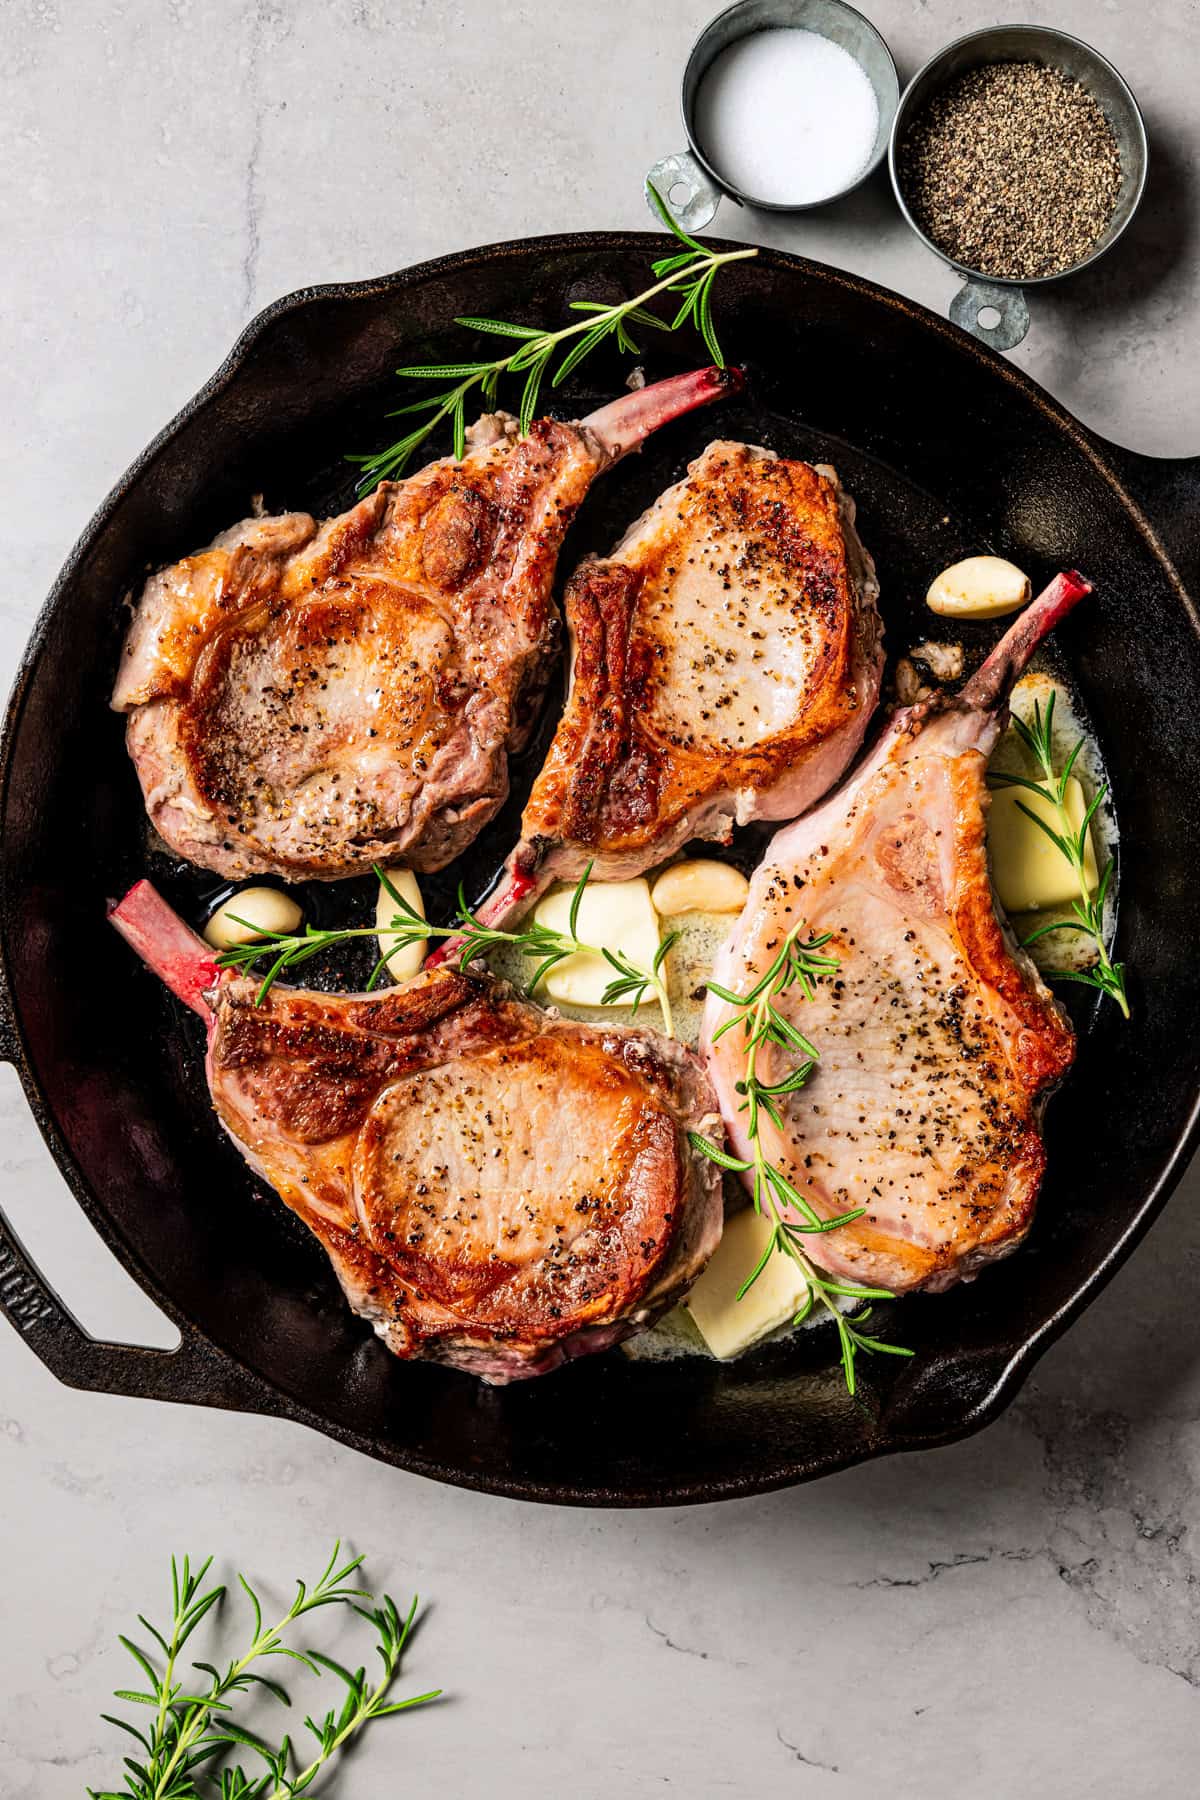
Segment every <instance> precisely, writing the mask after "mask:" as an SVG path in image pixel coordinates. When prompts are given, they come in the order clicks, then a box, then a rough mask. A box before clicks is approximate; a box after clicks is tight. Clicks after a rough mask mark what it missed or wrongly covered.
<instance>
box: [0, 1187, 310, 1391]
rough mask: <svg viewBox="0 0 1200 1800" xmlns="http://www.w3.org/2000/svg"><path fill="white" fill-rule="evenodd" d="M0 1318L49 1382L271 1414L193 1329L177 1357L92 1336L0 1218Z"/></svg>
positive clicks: (249, 1381) (186, 1330)
mask: <svg viewBox="0 0 1200 1800" xmlns="http://www.w3.org/2000/svg"><path fill="white" fill-rule="evenodd" d="M0 1312H2V1313H3V1314H4V1316H5V1318H7V1320H8V1322H9V1324H10V1325H11V1326H12V1327H13V1329H14V1331H16V1332H18V1333H19V1334H20V1336H21V1337H23V1338H24V1340H25V1342H26V1343H27V1344H28V1345H29V1348H30V1349H31V1350H32V1351H33V1353H34V1355H35V1356H37V1357H38V1358H39V1359H40V1360H41V1361H42V1362H43V1363H45V1365H46V1367H47V1368H48V1369H49V1370H50V1372H51V1374H52V1375H56V1376H57V1377H58V1379H59V1380H60V1381H61V1382H64V1383H65V1384H66V1386H67V1387H73V1388H83V1389H85V1390H86V1391H88V1392H91V1393H104V1394H129V1395H133V1396H136V1397H137V1398H139V1399H145V1400H177V1401H182V1402H190V1403H191V1404H192V1405H195V1406H220V1407H226V1408H229V1409H231V1410H235V1411H237V1412H258V1413H277V1412H278V1410H279V1408H278V1404H277V1402H276V1400H275V1396H274V1395H273V1393H272V1391H271V1389H270V1388H268V1387H267V1386H266V1385H265V1384H263V1383H261V1382H259V1381H257V1380H256V1379H255V1377H253V1376H252V1375H250V1374H249V1373H248V1372H247V1371H246V1370H245V1369H243V1368H242V1367H241V1365H240V1364H239V1363H235V1362H234V1361H233V1360H232V1359H231V1358H230V1357H227V1356H226V1355H225V1354H224V1353H223V1352H222V1351H220V1350H217V1349H216V1348H215V1347H214V1346H213V1345H212V1344H210V1343H209V1342H208V1341H207V1339H205V1338H202V1337H201V1336H200V1335H199V1333H198V1332H196V1331H194V1330H193V1329H192V1327H191V1326H188V1325H184V1326H182V1327H181V1329H182V1331H183V1341H182V1343H181V1344H180V1346H179V1348H178V1349H177V1350H154V1349H149V1348H147V1347H146V1346H145V1345H142V1344H111V1343H105V1342H103V1341H102V1340H101V1339H99V1338H94V1337H90V1336H89V1335H88V1333H87V1332H86V1331H85V1330H84V1329H83V1327H82V1325H80V1323H79V1321H78V1320H77V1319H76V1318H75V1317H74V1315H73V1314H72V1313H71V1312H70V1311H69V1310H68V1309H67V1307H66V1306H64V1305H63V1302H62V1301H61V1300H60V1299H59V1297H58V1295H57V1294H56V1293H55V1292H54V1289H53V1288H52V1287H51V1286H50V1284H49V1282H47V1280H46V1279H45V1277H44V1276H43V1275H42V1273H41V1271H40V1270H39V1269H38V1268H37V1267H36V1265H35V1264H34V1263H33V1261H32V1260H31V1258H30V1257H29V1254H28V1252H27V1251H26V1250H25V1248H24V1246H23V1244H22V1243H21V1241H20V1239H19V1238H18V1237H17V1234H16V1232H15V1231H14V1230H13V1229H12V1227H11V1225H10V1224H9V1222H8V1220H7V1219H6V1218H5V1217H4V1214H3V1213H2V1212H0Z"/></svg>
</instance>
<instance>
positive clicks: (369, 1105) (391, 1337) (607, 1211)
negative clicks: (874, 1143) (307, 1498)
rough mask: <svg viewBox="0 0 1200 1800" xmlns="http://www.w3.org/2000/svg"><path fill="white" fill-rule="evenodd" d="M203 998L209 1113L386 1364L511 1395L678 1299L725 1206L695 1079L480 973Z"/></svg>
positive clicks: (615, 1032) (680, 1054)
mask: <svg viewBox="0 0 1200 1800" xmlns="http://www.w3.org/2000/svg"><path fill="white" fill-rule="evenodd" d="M256 994H257V989H256V987H255V984H254V983H253V982H252V981H249V980H244V979H233V980H228V981H226V982H225V983H223V984H222V985H221V986H220V988H219V989H218V990H217V992H216V995H215V1024H214V1030H213V1035H212V1041H211V1048H210V1056H209V1067H210V1080H211V1086H212V1093H213V1101H214V1105H215V1106H216V1109H217V1112H218V1114H219V1116H220V1118H221V1120H222V1122H223V1123H224V1125H225V1126H226V1128H227V1130H228V1131H229V1132H230V1133H231V1135H232V1136H233V1137H234V1138H235V1140H236V1141H237V1143H238V1144H239V1146H240V1147H241V1149H242V1151H243V1154H244V1155H245V1156H246V1157H247V1159H248V1160H249V1162H250V1163H251V1165H252V1166H253V1167H255V1168H256V1169H257V1170H258V1171H259V1172H260V1173H261V1174H262V1175H263V1176H264V1177H265V1178H266V1179H267V1180H268V1181H269V1182H270V1183H271V1184H272V1185H273V1186H274V1187H275V1188H276V1190H277V1191H278V1192H279V1194H280V1195H281V1196H282V1198H283V1199H284V1200H285V1201H286V1203H287V1204H288V1205H289V1206H290V1207H291V1208H292V1209H293V1210H294V1211H295V1212H297V1213H298V1214H299V1215H300V1217H301V1218H303V1219H304V1220H305V1222H306V1223H307V1224H308V1225H309V1227H310V1228H311V1230H312V1231H313V1232H314V1233H315V1234H316V1236H317V1237H318V1238H319V1239H320V1240H321V1242H322V1244H323V1245H324V1247H325V1249H326V1251H327V1252H328V1254H329V1256H330V1258H331V1260H332V1261H333V1264H334V1267H335V1269H336V1270H337V1273H338V1276H339V1279H340V1280H341V1282H342V1285H343V1287H344V1288H345V1290H346V1293H347V1296H348V1298H349V1300H350V1302H351V1304H352V1305H353V1306H354V1308H355V1309H356V1310H357V1311H358V1312H360V1313H363V1314H364V1315H365V1316H366V1317H368V1318H369V1319H371V1321H372V1322H373V1324H374V1325H375V1329H376V1330H377V1331H378V1332H379V1334H380V1336H381V1337H382V1338H383V1339H384V1341H385V1342H386V1343H387V1344H388V1345H389V1347H390V1348H391V1349H392V1350H394V1351H395V1352H396V1353H397V1354H398V1355H400V1356H404V1357H426V1358H432V1359H433V1360H436V1361H444V1362H450V1363H453V1364H455V1365H456V1366H458V1367H462V1368H467V1369H470V1370H472V1371H473V1372H475V1373H477V1374H481V1375H483V1376H484V1377H485V1378H487V1379H490V1380H499V1381H507V1380H512V1379H515V1378H518V1377H520V1376H523V1375H532V1374H538V1373H541V1372H543V1371H544V1370H545V1369H547V1368H550V1367H553V1366H554V1365H555V1364H556V1363H559V1362H562V1361H564V1360H566V1359H567V1358H568V1357H570V1356H573V1355H578V1354H581V1353H582V1352H583V1351H585V1350H588V1349H594V1348H602V1347H604V1346H605V1345H606V1344H607V1343H612V1342H616V1341H618V1340H619V1339H620V1338H621V1337H623V1336H627V1335H628V1334H629V1333H630V1332H631V1331H634V1330H637V1329H640V1328H641V1327H643V1326H644V1325H646V1324H648V1323H650V1322H651V1321H652V1320H653V1318H654V1317H656V1316H657V1315H658V1313H659V1312H661V1311H662V1310H663V1308H664V1307H665V1306H667V1305H668V1304H670V1303H671V1302H672V1301H673V1300H674V1299H676V1298H677V1297H678V1296H679V1295H680V1294H681V1293H682V1292H683V1291H685V1289H686V1288H687V1287H688V1286H689V1285H690V1283H691V1281H692V1280H693V1279H694V1277H695V1276H696V1274H698V1272H699V1270H700V1269H701V1268H702V1267H703V1265H704V1263H705V1261H706V1260H707V1258H708V1256H709V1255H710V1254H711V1252H712V1250H713V1248H714V1247H715V1245H716V1242H717V1239H718V1238H719V1236H720V1230H721V1217H722V1211H721V1198H720V1183H719V1177H718V1176H717V1174H716V1171H715V1170H714V1169H713V1166H712V1164H711V1163H709V1162H707V1160H706V1159H704V1158H703V1157H699V1156H697V1154H696V1153H695V1151H693V1150H692V1149H691V1147H690V1145H689V1143H688V1136H687V1134H688V1131H689V1130H703V1129H711V1128H712V1127H713V1126H714V1125H715V1122H716V1121H715V1103H714V1100H713V1096H712V1093H711V1089H710V1088H709V1085H708V1081H707V1078H706V1077H705V1075H704V1073H703V1070H702V1067H701V1065H700V1064H699V1062H698V1060H697V1059H696V1057H695V1056H694V1055H693V1054H692V1053H691V1052H689V1051H686V1050H684V1049H682V1048H681V1047H680V1046H679V1045H677V1044H674V1043H672V1042H671V1041H669V1040H667V1039H664V1038H660V1037H659V1036H658V1035H657V1034H655V1033H651V1032H643V1031H639V1030H635V1029H633V1028H628V1027H626V1028H621V1027H612V1028H608V1029H600V1028H596V1027H591V1026H585V1025H577V1024H571V1023H568V1022H566V1021H564V1020H561V1019H558V1018H556V1017H555V1016H554V1015H553V1014H548V1013H545V1012H543V1011H542V1010H541V1009H540V1008H539V1007H535V1006H533V1005H532V1004H530V1003H528V1002H524V1001H520V1000H517V999H516V998H514V997H513V995H512V994H511V992H510V991H509V990H508V989H507V988H505V987H503V986H502V985H501V984H499V983H497V982H495V981H493V980H492V979H491V978H489V977H487V976H485V975H482V974H465V975H464V974H462V973H459V972H458V971H455V970H449V969H441V970H438V971H431V972H429V973H427V974H424V975H422V976H419V977H417V978H416V979H415V980H414V981H412V982H410V983H406V984H404V985H402V986H398V987H395V988H392V989H389V990H386V991H384V992H383V993H381V994H379V995H378V996H351V997H348V998H347V997H344V996H331V995H322V994H316V993H308V992H305V991H303V990H299V989H287V988H282V987H279V986H276V987H275V988H273V989H272V990H271V993H270V994H269V996H268V997H267V1000H266V1002H265V1003H264V1004H263V1005H262V1006H258V1005H257V1004H256Z"/></svg>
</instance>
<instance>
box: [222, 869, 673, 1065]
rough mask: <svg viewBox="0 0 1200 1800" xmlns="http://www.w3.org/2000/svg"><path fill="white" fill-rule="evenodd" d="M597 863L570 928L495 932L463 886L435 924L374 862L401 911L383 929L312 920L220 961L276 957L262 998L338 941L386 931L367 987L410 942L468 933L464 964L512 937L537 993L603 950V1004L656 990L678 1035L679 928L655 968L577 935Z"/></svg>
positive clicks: (641, 998)
mask: <svg viewBox="0 0 1200 1800" xmlns="http://www.w3.org/2000/svg"><path fill="white" fill-rule="evenodd" d="M591 873H592V865H591V863H589V864H588V866H587V868H586V869H585V870H584V871H583V874H582V875H581V876H580V878H579V881H578V882H577V884H576V886H575V891H574V893H573V894H572V895H571V910H570V914H569V917H568V921H567V925H568V928H567V930H566V931H565V932H562V931H553V930H551V929H550V927H549V926H547V925H539V924H538V923H537V921H536V920H531V921H530V922H529V924H528V925H524V926H522V928H521V929H520V930H519V931H496V930H494V929H493V928H492V927H491V926H490V925H485V924H484V923H483V922H482V920H480V919H479V918H477V917H476V915H475V914H474V913H473V912H472V911H471V908H470V907H469V906H468V905H467V902H466V897H465V895H464V894H463V891H462V889H461V888H460V889H459V893H458V913H457V915H456V917H455V919H454V922H453V924H450V925H431V924H430V923H429V921H428V920H427V919H423V918H422V917H421V915H420V913H419V912H417V911H416V910H415V908H414V907H412V906H410V905H409V903H408V901H407V900H405V898H404V896H403V895H402V894H401V893H400V892H399V891H398V889H397V888H396V886H395V885H394V883H393V882H392V881H391V880H390V879H389V877H388V875H387V873H386V871H385V870H383V869H381V868H379V867H378V866H377V865H376V867H375V874H376V876H377V877H378V878H379V881H380V883H381V885H382V886H383V888H384V890H385V891H386V892H387V894H388V895H389V896H390V897H391V899H392V900H394V901H395V903H396V907H397V911H396V913H395V914H394V916H393V917H392V919H391V920H390V921H389V922H388V924H387V925H386V926H383V927H382V928H381V927H380V926H379V925H378V924H375V925H360V926H347V927H345V928H343V929H338V930H333V931H320V930H318V929H317V928H316V927H315V926H313V925H308V926H306V927H305V930H304V931H303V933H297V934H293V933H289V932H282V931H264V932H260V934H259V937H258V939H257V940H256V941H255V942H254V943H250V944H238V945H237V946H236V947H235V948H234V949H232V950H225V951H222V953H221V955H220V956H218V957H217V959H216V960H217V965H218V967H219V968H223V969H241V970H242V971H244V972H245V973H247V974H248V973H249V972H250V971H251V970H252V969H253V968H254V966H255V964H256V963H259V962H261V961H262V960H263V958H264V957H267V956H269V957H270V958H271V962H270V966H269V968H268V969H267V973H266V975H265V976H264V977H263V980H262V983H261V985H260V987H259V990H258V994H257V997H256V1001H257V1004H258V1005H260V1006H261V1005H262V1003H263V1001H264V1000H265V999H266V997H267V995H268V994H269V993H270V991H271V988H272V987H273V986H274V983H275V981H276V980H277V978H278V977H279V976H280V975H282V973H283V971H284V970H285V969H291V968H294V967H295V966H296V965H297V964H298V963H302V962H307V961H308V959H309V958H310V957H312V956H320V955H321V953H322V952H323V951H325V950H329V949H331V948H332V947H333V946H334V945H335V944H343V943H348V942H351V941H352V940H353V939H355V938H368V937H371V938H374V937H385V938H386V939H387V940H388V948H387V950H386V951H384V952H381V954H380V956H379V958H378V960H377V961H376V963H375V966H374V968H373V969H372V970H371V975H370V979H369V980H368V982H367V988H368V990H370V989H373V988H374V987H376V986H377V985H378V982H379V979H380V977H381V976H382V974H383V972H384V970H385V969H386V968H387V965H388V960H389V958H391V957H392V956H394V955H395V954H396V952H397V951H398V950H404V949H406V948H407V947H408V945H410V944H416V943H431V942H433V941H434V940H435V939H437V938H454V939H461V940H462V947H461V949H458V948H457V945H456V955H457V960H458V966H459V968H460V969H465V968H466V966H467V964H468V963H469V962H472V961H473V960H474V959H475V958H476V957H477V956H483V955H486V953H487V951H488V950H491V949H495V948H496V947H497V946H498V945H500V944H512V945H513V946H515V948H516V949H517V950H519V951H520V953H521V955H522V956H527V957H529V958H530V960H531V961H534V962H536V964H537V967H536V968H535V969H534V971H533V973H532V975H531V976H530V978H529V992H530V993H531V994H532V993H533V992H534V990H535V989H536V988H537V986H538V984H539V983H540V982H541V981H543V980H544V979H545V977H546V976H547V975H548V974H549V973H550V970H551V969H552V968H553V967H554V965H555V964H556V963H560V962H562V961H563V959H564V958H565V957H568V956H578V955H583V956H601V957H603V958H604V960H605V962H607V963H608V964H610V966H611V967H612V969H613V971H614V976H613V979H612V981H610V982H609V984H608V986H607V987H606V988H605V990H604V994H603V997H602V1001H601V1004H602V1005H604V1006H613V1005H616V1004H618V1003H620V1004H622V1005H624V1006H628V1007H629V1008H630V1011H631V1013H632V1015H633V1016H634V1017H635V1018H636V1017H637V1012H638V1008H639V1007H640V1006H641V1005H642V1004H643V1003H644V1002H645V1001H646V1000H647V998H648V997H649V995H650V994H653V995H654V997H655V999H656V1000H657V1001H658V1004H659V1006H660V1008H661V1009H662V1017H663V1029H664V1031H665V1032H666V1034H667V1036H668V1037H670V1036H671V1035H672V1034H673V1030H674V1024H673V1020H672V1016H671V1001H670V997H669V995H668V993H667V979H666V976H665V975H664V973H663V967H664V964H665V962H666V959H667V953H668V952H669V950H670V949H671V946H672V944H674V942H675V940H676V939H677V938H678V936H679V933H678V932H677V931H669V932H668V933H667V934H666V936H665V937H664V938H663V939H662V940H661V942H660V943H659V946H658V950H657V952H656V953H655V956H654V961H653V963H652V964H651V966H650V968H648V969H643V968H640V967H639V966H638V965H637V964H636V963H633V962H631V961H630V960H629V958H628V957H626V956H624V955H622V954H621V953H620V952H619V951H613V950H608V949H606V948H605V947H604V945H602V944H585V943H584V942H582V940H581V939H580V938H579V936H578V925H579V908H580V906H581V904H582V902H583V895H584V890H585V889H586V887H587V884H588V882H589V880H590V879H591ZM229 916H230V918H231V919H232V920H233V921H234V923H235V924H238V925H245V926H246V928H247V930H251V931H258V930H259V928H258V927H257V926H253V925H249V924H247V921H246V920H244V919H239V918H238V917H237V915H236V913H231V914H230V915H229Z"/></svg>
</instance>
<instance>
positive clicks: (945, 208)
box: [899, 62, 1121, 281]
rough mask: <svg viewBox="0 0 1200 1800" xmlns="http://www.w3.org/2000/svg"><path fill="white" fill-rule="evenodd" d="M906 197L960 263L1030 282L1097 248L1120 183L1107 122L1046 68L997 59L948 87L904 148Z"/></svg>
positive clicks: (1072, 83)
mask: <svg viewBox="0 0 1200 1800" xmlns="http://www.w3.org/2000/svg"><path fill="white" fill-rule="evenodd" d="M899 172H900V181H901V188H902V191H903V193H904V198H905V200H906V201H907V203H908V206H909V208H910V209H911V211H912V214H913V217H914V218H915V219H916V221H917V224H918V225H919V226H920V228H921V230H922V231H923V232H924V233H925V234H926V236H927V237H929V238H931V239H932V240H933V242H934V243H935V244H936V245H937V246H938V248H939V249H940V250H942V251H944V252H945V254H946V255H947V256H950V257H953V259H954V261H955V262H959V263H962V264H964V265H965V266H966V267H967V268H969V269H974V270H977V271H978V272H979V273H980V274H982V275H999V276H1001V277H1007V278H1008V279H1010V280H1016V281H1029V280H1032V279H1034V278H1036V277H1037V276H1039V275H1057V274H1060V273H1061V272H1062V271H1063V270H1064V269H1069V268H1071V267H1073V266H1074V264H1076V263H1078V262H1082V261H1083V259H1084V258H1085V257H1086V256H1087V255H1088V254H1089V253H1090V252H1091V251H1092V250H1094V249H1095V247H1096V245H1097V244H1098V243H1099V241H1100V239H1101V237H1102V236H1103V234H1104V230H1105V228H1106V226H1107V225H1108V222H1109V220H1110V219H1111V218H1112V215H1113V212H1114V209H1115V207H1116V204H1117V197H1118V194H1119V193H1120V188H1121V155H1120V151H1119V150H1118V148H1117V141H1116V138H1115V137H1114V136H1113V132H1112V127H1111V126H1110V125H1109V123H1108V120H1107V119H1106V118H1105V116H1104V113H1103V111H1102V110H1101V108H1100V106H1099V105H1098V104H1097V102H1096V101H1095V100H1094V99H1093V98H1092V96H1091V95H1090V94H1089V93H1088V92H1087V90H1086V89H1085V88H1084V87H1083V86H1082V85H1081V84H1080V83H1079V82H1078V81H1076V80H1074V79H1073V78H1072V77H1071V76H1069V75H1065V74H1063V72H1062V71H1061V70H1060V69H1051V68H1046V67H1044V66H1043V65H1042V64H1041V63H1032V62H1011V63H992V64H988V65H986V66H985V67H983V68H979V69H971V70H969V71H968V72H967V73H966V74H964V75H960V76H959V77H958V78H957V79H956V80H955V81H953V82H951V83H950V85H949V86H948V87H946V88H943V90H942V91H941V93H939V94H936V95H935V96H934V97H933V99H932V100H930V101H929V102H928V104H927V105H926V106H924V107H923V108H922V110H921V111H920V112H919V113H918V114H917V116H916V117H915V118H914V120H913V122H912V125H911V126H910V128H909V130H908V132H907V133H906V135H905V138H904V141H903V143H902V145H901V148H900V157H899Z"/></svg>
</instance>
